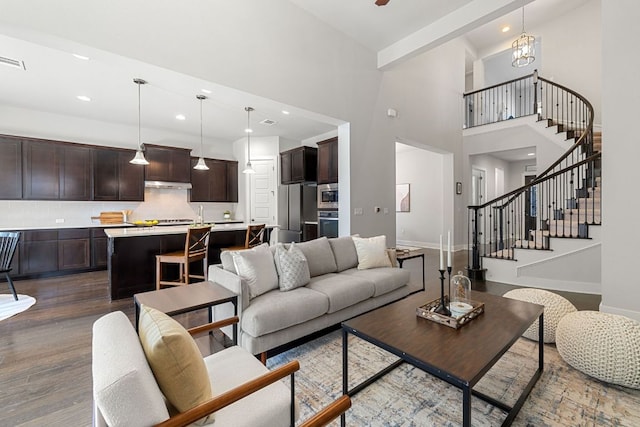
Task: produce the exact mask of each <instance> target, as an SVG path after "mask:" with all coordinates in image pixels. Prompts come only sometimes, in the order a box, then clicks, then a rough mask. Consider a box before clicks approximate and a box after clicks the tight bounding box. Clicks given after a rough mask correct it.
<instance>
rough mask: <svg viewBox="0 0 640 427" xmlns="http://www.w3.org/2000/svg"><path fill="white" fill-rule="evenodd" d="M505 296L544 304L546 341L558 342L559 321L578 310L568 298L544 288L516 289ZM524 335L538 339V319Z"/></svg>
mask: <svg viewBox="0 0 640 427" xmlns="http://www.w3.org/2000/svg"><path fill="white" fill-rule="evenodd" d="M504 297H506V298H511V299H517V300H519V301H526V302H531V303H534V304H540V305H543V306H544V322H543V323H544V342H546V343H553V342H556V328H557V327H558V322H560V319H562V318H563V317H564V316H566V315H567V314H569V313H573V312H575V311H576V308H575V307H574V306H573V304H571V303H570V302H569V301H568V300H567V299H566V298H564V297H561V296H560V295H558V294H554V293H553V292H549V291H545V290H542V289H532V288H523V289H514V290H512V291H509V292H507V293H506V294H504ZM522 336H523V337H525V338H529V339H530V340H534V341H538V321H537V320H536V321H535V322H534V323H533V325H531V326H529V329H527V330H526V331H525V332H524V334H522Z"/></svg>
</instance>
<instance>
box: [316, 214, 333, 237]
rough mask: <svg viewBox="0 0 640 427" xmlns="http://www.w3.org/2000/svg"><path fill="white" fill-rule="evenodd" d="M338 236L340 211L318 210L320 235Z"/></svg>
mask: <svg viewBox="0 0 640 427" xmlns="http://www.w3.org/2000/svg"><path fill="white" fill-rule="evenodd" d="M322 236H326V237H338V211H318V237H322Z"/></svg>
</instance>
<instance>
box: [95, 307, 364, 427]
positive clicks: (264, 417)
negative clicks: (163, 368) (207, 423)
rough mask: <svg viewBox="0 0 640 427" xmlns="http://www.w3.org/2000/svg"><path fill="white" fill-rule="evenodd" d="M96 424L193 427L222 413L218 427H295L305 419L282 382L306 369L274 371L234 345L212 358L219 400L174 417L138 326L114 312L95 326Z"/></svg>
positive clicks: (343, 406)
mask: <svg viewBox="0 0 640 427" xmlns="http://www.w3.org/2000/svg"><path fill="white" fill-rule="evenodd" d="M234 322H237V318H232V319H226V320H223V321H220V322H214V323H212V324H208V325H204V326H201V327H198V328H193V329H192V330H189V332H190V333H192V334H193V333H198V332H204V331H208V330H210V329H213V328H219V327H221V326H226V325H229V324H232V323H234ZM92 355H93V362H92V371H93V399H94V408H93V425H94V426H95V427H105V426H111V427H114V426H127V427H135V426H152V425H161V426H185V425H190V424H191V423H193V422H195V421H197V420H200V419H201V418H203V417H205V416H207V415H209V414H212V413H215V421H214V424H215V426H216V427H224V426H233V427H242V426H247V427H249V426H258V425H260V426H273V427H276V426H292V425H294V423H295V420H296V418H297V417H298V414H297V412H298V411H297V402H296V400H295V398H294V391H293V388H291V389H290V388H289V387H287V385H285V384H284V383H283V382H281V381H280V380H281V379H283V378H285V377H287V376H290V377H291V384H292V385H293V384H294V378H293V374H294V372H295V371H297V370H298V369H299V363H298V362H297V361H293V362H289V363H287V364H286V365H284V366H282V367H279V368H277V369H275V370H273V371H269V370H268V369H267V368H266V367H265V366H264V365H262V364H261V363H260V362H259V361H258V360H257V359H256V358H255V357H254V356H253V355H252V354H250V353H248V352H247V351H246V350H244V349H242V348H240V347H237V346H234V347H230V348H226V349H224V350H222V351H220V352H217V353H215V354H212V355H210V356H207V357H205V358H204V361H205V365H206V368H207V371H208V374H209V378H210V381H211V384H212V389H213V391H214V397H213V398H212V399H211V400H208V401H206V402H205V403H202V404H200V405H198V406H196V407H194V408H192V409H190V410H188V411H185V412H182V413H178V414H176V415H171V416H170V413H169V410H168V408H167V404H166V402H165V398H164V396H163V394H162V392H161V391H160V388H159V386H158V384H157V382H156V380H155V378H154V375H153V373H152V371H151V368H150V367H149V364H148V362H147V359H146V357H145V353H144V351H143V348H142V345H141V343H140V340H139V338H138V335H137V334H136V331H135V330H134V328H133V325H132V324H131V322H130V321H129V319H128V318H127V316H126V315H125V314H124V313H122V312H119V311H118V312H113V313H109V314H107V315H105V316H103V317H101V318H100V319H98V320H97V321H96V322H95V323H94V325H93V344H92ZM350 405H351V402H350V400H349V397H348V396H343V397H341V398H340V399H338V400H336V401H335V402H334V403H333V404H331V405H329V406H328V407H326V408H325V409H324V410H323V411H321V412H319V413H318V414H316V416H314V417H313V418H311V419H309V420H307V421H306V422H305V423H303V424H302V426H305V427H315V426H323V425H326V423H328V422H330V421H331V420H332V419H334V418H335V417H337V416H339V415H341V414H342V413H343V412H344V411H346V410H347V409H348V408H349V407H350Z"/></svg>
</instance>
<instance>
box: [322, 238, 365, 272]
mask: <svg viewBox="0 0 640 427" xmlns="http://www.w3.org/2000/svg"><path fill="white" fill-rule="evenodd" d="M329 244H330V245H331V250H332V251H333V257H334V258H335V260H336V266H337V268H338V269H337V271H338V273H340V272H341V271H344V270H348V269H350V268H354V267H356V266H357V265H358V253H357V252H356V245H354V244H353V239H352V238H351V236H344V237H334V238H332V239H329Z"/></svg>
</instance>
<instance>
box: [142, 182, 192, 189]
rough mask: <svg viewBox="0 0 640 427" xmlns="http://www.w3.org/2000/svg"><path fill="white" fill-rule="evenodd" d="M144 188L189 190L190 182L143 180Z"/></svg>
mask: <svg viewBox="0 0 640 427" xmlns="http://www.w3.org/2000/svg"><path fill="white" fill-rule="evenodd" d="M144 186H145V188H166V189H169V190H190V189H191V183H190V182H168V181H145V182H144Z"/></svg>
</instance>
